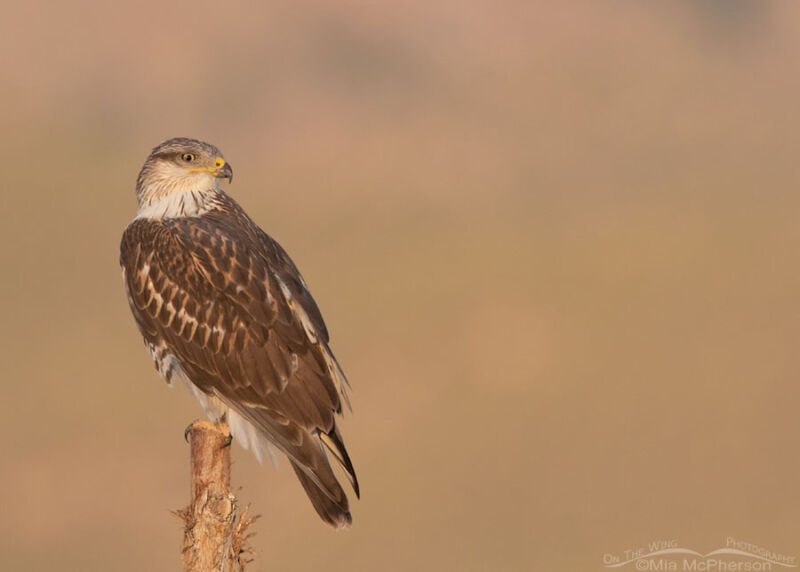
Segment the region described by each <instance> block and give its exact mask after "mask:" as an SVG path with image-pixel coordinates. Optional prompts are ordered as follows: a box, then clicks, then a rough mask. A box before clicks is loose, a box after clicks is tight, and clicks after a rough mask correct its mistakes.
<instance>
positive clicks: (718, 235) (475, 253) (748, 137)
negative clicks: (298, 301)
mask: <svg viewBox="0 0 800 572" xmlns="http://www.w3.org/2000/svg"><path fill="white" fill-rule="evenodd" d="M53 4H55V3H53ZM299 4H300V3H296V2H291V1H284V2H273V3H269V4H268V5H264V4H262V3H258V2H252V3H250V2H232V3H225V4H220V3H202V2H192V3H186V4H183V3H162V2H155V1H150V2H142V3H128V4H122V3H112V4H107V3H103V2H91V1H86V2H81V1H75V2H69V3H67V2H64V3H61V5H60V6H55V5H51V3H44V2H28V3H24V2H16V3H6V5H4V6H3V22H2V24H0V26H1V27H2V33H0V48H1V49H2V53H3V64H2V66H0V129H1V130H2V133H3V137H2V142H0V158H1V159H0V160H2V163H3V189H2V205H1V206H2V208H0V217H2V218H1V219H0V229H2V230H0V232H2V240H0V257H2V268H3V270H2V272H3V279H2V282H0V289H1V290H0V295H1V296H2V298H1V300H0V304H2V308H0V315H2V326H3V327H2V329H0V344H1V345H0V358H1V359H2V364H3V368H2V396H3V397H2V403H3V414H2V415H1V416H0V430H2V431H1V434H2V435H3V438H2V443H3V444H2V446H0V449H1V450H2V456H0V503H1V504H2V506H0V561H1V562H0V567H1V568H2V569H4V570H22V569H25V570H123V571H125V570H174V569H176V568H177V566H178V546H179V540H180V529H179V523H178V520H177V519H176V518H175V517H174V516H172V515H171V514H170V510H173V509H177V508H179V507H181V506H182V505H183V504H185V502H186V500H187V495H188V468H187V463H188V459H187V452H188V450H187V446H186V444H185V443H184V442H183V429H184V427H185V426H186V425H187V424H188V423H189V422H190V421H192V419H194V418H195V417H197V416H199V414H200V409H199V407H198V406H197V405H196V404H195V403H194V402H193V400H192V399H191V397H189V395H188V394H187V392H186V391H185V390H184V389H183V388H180V387H179V388H176V389H175V390H173V391H170V390H168V389H167V388H166V386H165V384H164V383H163V382H162V381H160V380H159V378H158V377H157V374H156V373H155V371H154V368H153V366H152V363H151V361H150V358H149V357H148V356H147V354H146V352H145V350H144V348H143V347H142V343H141V339H140V337H139V334H138V332H137V331H136V328H135V327H134V324H133V321H132V318H131V316H130V315H129V310H128V308H127V304H126V301H125V297H124V294H123V290H122V284H121V281H120V277H119V270H118V266H117V255H118V254H117V253H118V244H119V237H120V234H121V232H122V230H123V228H124V227H125V225H126V224H127V223H128V222H129V221H130V220H131V218H132V217H133V216H134V212H135V199H134V192H133V187H134V181H135V177H136V174H137V172H138V169H139V167H140V165H141V163H142V161H143V160H144V158H145V156H146V155H147V153H148V151H149V149H150V148H151V147H153V146H154V145H155V144H157V143H158V142H159V141H161V140H163V139H165V138H168V137H172V136H193V137H200V138H203V139H206V140H208V141H210V142H213V143H214V144H216V145H218V146H219V147H220V148H222V149H223V151H224V153H225V155H226V157H227V158H228V160H229V161H230V162H231V163H232V165H233V167H234V169H235V171H236V177H235V179H234V183H233V185H232V186H231V187H230V192H231V194H233V195H234V196H235V197H236V198H237V199H239V200H240V202H241V203H242V204H243V205H244V206H245V207H246V208H247V209H248V211H249V212H250V213H251V215H252V216H253V217H254V218H255V219H256V220H257V221H258V222H259V223H260V224H261V225H262V226H263V227H264V228H265V229H266V230H267V231H268V232H270V233H271V234H272V235H273V236H275V237H276V238H278V240H280V241H281V243H282V244H283V245H284V246H285V247H286V248H287V249H288V250H289V252H290V253H291V254H292V256H293V257H294V258H295V260H296V262H297V263H298V265H299V266H300V267H301V269H302V270H303V273H304V274H305V277H306V279H307V281H308V282H309V284H310V286H311V288H312V291H313V293H314V294H315V296H316V298H317V300H318V302H319V304H320V306H321V307H322V309H323V312H324V314H325V317H326V319H327V322H328V325H329V328H330V330H331V331H332V336H333V347H334V349H335V351H336V353H337V356H338V357H339V360H340V361H341V363H342V364H343V366H344V368H345V371H346V372H347V374H348V376H349V378H350V381H351V383H352V386H353V396H352V397H353V405H354V415H352V416H350V415H348V416H347V417H346V419H345V420H344V423H343V431H344V434H345V437H346V440H347V443H348V447H349V449H350V451H351V454H352V455H353V458H354V461H355V464H356V468H357V470H358V474H359V477H360V479H361V481H362V483H363V499H362V500H361V501H360V502H357V503H356V504H355V507H354V510H353V515H354V520H355V523H354V526H353V528H352V529H351V530H350V531H348V532H343V533H335V532H333V531H332V530H330V529H329V528H327V527H326V526H324V525H323V524H321V522H320V521H319V520H318V519H317V517H316V515H315V514H314V512H313V510H312V509H311V507H310V505H309V503H308V502H307V501H306V500H305V498H304V495H303V492H302V490H301V488H300V487H299V486H298V484H297V483H296V482H295V477H294V475H293V474H292V471H290V470H288V467H287V464H286V463H285V462H281V463H280V467H279V469H278V470H277V471H276V470H274V469H273V468H272V467H270V466H266V467H259V466H258V465H257V463H256V462H255V461H254V460H253V458H252V457H251V456H250V455H249V454H247V453H245V452H243V451H242V449H241V448H239V447H234V450H233V454H234V463H235V464H234V481H235V482H236V483H238V484H239V485H241V486H242V487H243V491H242V493H241V496H242V498H243V499H244V500H245V501H249V502H252V504H253V508H254V510H255V512H258V513H260V514H262V515H263V518H262V519H261V520H260V521H259V522H258V524H257V525H256V531H257V536H256V537H255V538H254V540H253V543H254V546H255V549H256V554H255V556H256V562H255V564H254V565H253V567H252V569H253V570H311V569H325V570H329V571H333V570H369V571H373V570H397V571H401V570H402V571H407V570H468V571H471V570H529V569H548V570H599V569H601V568H602V558H603V554H605V553H617V554H619V553H621V552H622V551H623V550H625V549H629V548H633V547H637V546H644V545H646V543H647V542H649V541H651V540H655V539H677V540H678V541H679V543H680V545H681V546H685V547H688V548H691V549H694V550H698V551H700V552H708V551H711V550H713V549H716V548H720V547H721V546H722V544H723V542H724V539H725V537H726V536H734V537H737V538H739V539H743V540H746V541H749V542H753V543H757V544H760V545H762V546H766V547H768V548H770V549H772V550H775V551H778V552H782V553H784V554H789V555H800V540H798V537H799V535H800V524H798V506H799V505H800V498H799V497H800V495H798V490H800V487H799V486H798V469H799V468H800V464H799V463H798V436H799V435H800V419H799V418H798V415H797V411H798V404H800V391H798V383H797V381H798V380H797V378H798V373H800V362H799V361H798V357H797V350H798V342H799V341H800V305H798V302H797V298H798V287H800V267H798V260H797V252H798V249H799V248H800V228H798V224H797V220H798V209H800V194H799V193H798V185H797V181H798V178H800V113H798V101H800V74H798V69H799V68H798V64H800V61H799V58H800V34H798V32H800V29H798V28H800V25H798V22H800V13H799V12H798V9H797V8H796V7H795V5H794V4H792V3H788V2H784V3H782V4H780V5H779V4H772V3H769V2H746V1H744V0H742V1H738V0H737V1H734V0H718V1H708V0H707V1H692V2H670V3H662V4H661V5H656V4H654V3H617V2H585V3H584V2H549V3H532V2H526V1H521V2H485V3H475V2H463V1H459V2H455V1H451V2H430V1H427V2H423V1H419V2H393V3H384V4H382V5H377V4H374V3H367V2H341V1H336V2H333V1H331V2H320V1H317V2H305V3H302V4H303V6H302V7H300V6H299Z"/></svg>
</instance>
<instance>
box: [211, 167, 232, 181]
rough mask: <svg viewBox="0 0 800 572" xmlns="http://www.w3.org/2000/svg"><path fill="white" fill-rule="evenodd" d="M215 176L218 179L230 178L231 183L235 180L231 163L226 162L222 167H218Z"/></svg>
mask: <svg viewBox="0 0 800 572" xmlns="http://www.w3.org/2000/svg"><path fill="white" fill-rule="evenodd" d="M214 176H215V177H217V178H218V179H228V182H229V183H231V182H233V169H232V168H231V165H230V163H228V162H225V163H223V164H222V166H221V167H217V169H216V170H215V171H214Z"/></svg>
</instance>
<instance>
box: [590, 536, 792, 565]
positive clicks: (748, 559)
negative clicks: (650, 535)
mask: <svg viewBox="0 0 800 572" xmlns="http://www.w3.org/2000/svg"><path fill="white" fill-rule="evenodd" d="M603 564H604V565H605V567H606V568H622V569H625V568H629V569H630V568H633V569H635V570H640V571H641V570H654V571H659V572H660V571H665V572H670V571H675V572H678V571H681V572H683V571H687V570H689V571H699V572H758V571H761V570H782V569H784V568H796V567H797V557H796V556H788V555H786V554H781V553H780V552H776V551H774V550H770V549H769V548H765V547H763V546H759V545H757V544H753V543H752V542H745V541H743V540H739V539H737V538H734V537H732V536H727V537H725V542H724V544H723V546H722V547H721V548H717V549H715V550H711V551H710V552H705V553H703V552H698V551H696V550H691V549H689V548H685V547H683V546H681V545H680V543H679V542H678V540H677V539H671V540H654V541H652V542H649V543H648V544H647V546H642V547H637V548H628V549H626V550H623V551H621V552H618V553H612V552H606V553H605V554H603Z"/></svg>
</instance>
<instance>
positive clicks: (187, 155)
mask: <svg viewBox="0 0 800 572" xmlns="http://www.w3.org/2000/svg"><path fill="white" fill-rule="evenodd" d="M181 159H183V160H184V161H186V162H187V163H191V162H192V161H194V160H195V156H194V155H192V154H191V153H184V154H183V155H181Z"/></svg>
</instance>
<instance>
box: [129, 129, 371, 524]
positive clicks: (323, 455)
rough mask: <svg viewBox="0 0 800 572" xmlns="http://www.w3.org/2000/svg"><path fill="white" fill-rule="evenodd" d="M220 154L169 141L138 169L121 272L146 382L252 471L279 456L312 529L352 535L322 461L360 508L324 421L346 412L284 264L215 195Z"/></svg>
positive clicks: (301, 292) (336, 439)
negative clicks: (241, 454)
mask: <svg viewBox="0 0 800 572" xmlns="http://www.w3.org/2000/svg"><path fill="white" fill-rule="evenodd" d="M220 179H228V181H229V182H230V181H232V180H233V170H232V169H231V166H230V164H228V162H227V161H225V159H224V157H223V155H222V153H220V151H219V149H217V148H216V147H214V146H213V145H209V144H208V143H205V142H203V141H198V140H196V139H186V138H176V139H169V140H168V141H164V142H163V143H161V144H160V145H158V146H157V147H156V148H155V149H153V151H152V152H151V153H150V156H149V157H148V158H147V160H146V161H145V163H144V166H143V167H142V170H141V172H140V173H139V177H138V180H137V182H136V196H137V199H138V204H139V209H138V212H137V214H136V218H134V219H133V222H131V223H130V224H129V225H128V227H127V228H126V229H125V232H124V233H123V235H122V243H121V245H120V266H122V279H123V282H124V284H125V290H126V292H127V295H128V302H129V303H130V307H131V310H132V312H133V317H134V318H135V320H136V324H137V326H138V327H139V331H140V332H141V333H142V336H143V337H144V342H145V346H146V347H147V349H148V350H149V352H150V354H151V355H152V357H153V360H154V362H155V365H156V369H157V370H158V373H159V374H160V375H161V376H162V377H163V378H164V379H165V380H166V382H167V383H168V384H169V385H171V384H172V381H173V380H175V379H179V380H181V381H183V382H184V383H185V384H186V386H187V387H188V388H189V391H190V392H191V393H192V394H193V395H194V397H195V398H196V399H197V400H198V401H199V402H200V404H201V405H202V407H203V409H204V410H205V412H206V414H207V415H208V417H209V418H210V419H211V420H212V421H214V422H220V421H223V420H224V421H226V422H227V423H228V426H229V427H230V431H231V435H232V437H233V438H234V439H236V440H237V441H238V442H239V443H241V444H242V445H243V446H244V447H245V448H248V449H251V450H252V451H253V453H254V454H255V455H256V457H257V458H258V460H259V462H260V461H261V459H262V457H263V456H264V454H265V453H270V454H271V452H270V447H271V446H274V447H275V448H277V449H278V450H279V451H281V452H282V453H284V454H285V455H286V456H287V457H288V458H289V462H290V463H291V465H292V468H293V469H294V471H295V473H296V474H297V477H298V479H300V483H301V484H302V485H303V488H304V489H305V492H306V494H307V495H308V498H309V499H310V500H311V503H312V504H313V505H314V508H315V509H316V511H317V513H319V515H320V516H321V517H322V519H323V520H324V521H325V522H327V523H329V524H331V525H333V526H334V527H336V528H340V527H344V526H347V525H349V524H350V523H351V522H352V519H351V516H350V511H349V504H348V500H347V496H346V494H345V492H344V490H343V489H342V486H341V485H340V484H339V482H338V480H337V479H336V477H335V475H334V473H333V470H332V467H331V462H330V460H329V455H330V456H332V457H333V458H334V459H335V460H336V462H337V463H338V464H339V465H341V466H342V467H343V468H344V470H345V472H346V474H347V476H348V478H349V480H350V484H351V485H352V487H353V490H354V491H355V493H356V496H359V488H358V480H357V479H356V474H355V470H354V469H353V464H352V463H351V461H350V457H349V455H348V454H347V449H345V446H344V442H343V440H342V434H341V433H340V431H339V428H338V427H337V426H336V417H337V415H338V414H340V413H341V412H342V403H343V402H344V403H347V405H348V407H349V401H348V397H347V392H346V388H347V386H348V384H347V380H346V378H345V376H344V373H343V372H342V370H341V368H340V367H339V364H338V362H337V361H336V358H335V357H334V355H333V353H332V352H331V349H330V347H329V345H328V341H329V338H328V330H327V329H326V327H325V322H323V320H322V315H321V314H320V311H319V308H318V307H317V304H316V303H315V302H314V299H313V298H312V297H311V294H310V293H309V291H308V286H306V283H305V280H303V277H302V276H301V275H300V271H299V270H298V269H297V267H296V266H295V265H294V263H293V262H292V260H291V258H289V255H288V254H286V251H285V250H284V249H283V248H281V246H280V245H279V244H278V243H277V242H275V240H273V239H272V238H271V237H270V236H269V235H267V234H266V233H265V232H264V231H263V230H261V229H260V228H259V227H258V225H256V223H255V222H253V220H252V219H251V218H250V217H249V216H248V215H247V213H245V211H244V209H242V207H241V206H239V204H238V203H237V202H236V201H235V200H233V199H232V198H231V197H230V196H228V195H227V194H226V193H225V192H223V191H222V190H221V189H220V188H219V180H220Z"/></svg>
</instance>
